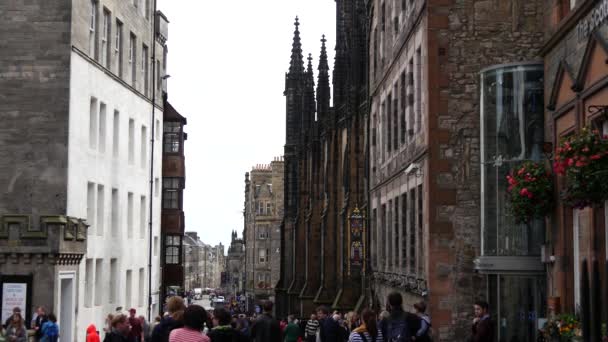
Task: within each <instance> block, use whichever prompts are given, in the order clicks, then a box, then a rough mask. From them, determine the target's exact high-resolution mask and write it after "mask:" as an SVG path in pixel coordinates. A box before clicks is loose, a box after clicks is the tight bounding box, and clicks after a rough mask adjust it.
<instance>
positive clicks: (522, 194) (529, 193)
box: [519, 188, 532, 198]
mask: <svg viewBox="0 0 608 342" xmlns="http://www.w3.org/2000/svg"><path fill="white" fill-rule="evenodd" d="M519 194H520V195H521V196H526V197H528V198H532V193H531V192H530V191H529V190H528V188H523V189H521V190H520V191H519Z"/></svg>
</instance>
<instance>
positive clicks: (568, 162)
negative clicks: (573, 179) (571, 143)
mask: <svg viewBox="0 0 608 342" xmlns="http://www.w3.org/2000/svg"><path fill="white" fill-rule="evenodd" d="M566 164H568V166H572V165H574V159H572V158H568V159H566Z"/></svg>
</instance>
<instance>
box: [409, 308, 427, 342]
mask: <svg viewBox="0 0 608 342" xmlns="http://www.w3.org/2000/svg"><path fill="white" fill-rule="evenodd" d="M414 309H415V310H416V315H418V317H420V329H418V331H416V334H415V335H414V336H413V337H412V340H415V341H419V342H430V341H431V335H430V333H431V318H430V317H429V315H427V314H426V304H425V303H424V302H418V303H416V304H414Z"/></svg>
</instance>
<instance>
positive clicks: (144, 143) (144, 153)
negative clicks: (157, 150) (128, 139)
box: [140, 126, 148, 168]
mask: <svg viewBox="0 0 608 342" xmlns="http://www.w3.org/2000/svg"><path fill="white" fill-rule="evenodd" d="M147 161H148V128H147V127H146V126H141V155H140V164H141V167H142V168H145V167H146V162H147Z"/></svg>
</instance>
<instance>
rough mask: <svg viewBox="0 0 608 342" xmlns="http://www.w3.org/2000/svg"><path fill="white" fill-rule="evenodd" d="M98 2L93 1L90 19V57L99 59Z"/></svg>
mask: <svg viewBox="0 0 608 342" xmlns="http://www.w3.org/2000/svg"><path fill="white" fill-rule="evenodd" d="M97 6H98V5H97V1H95V0H92V1H91V13H90V17H89V55H91V57H92V58H94V59H97Z"/></svg>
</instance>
